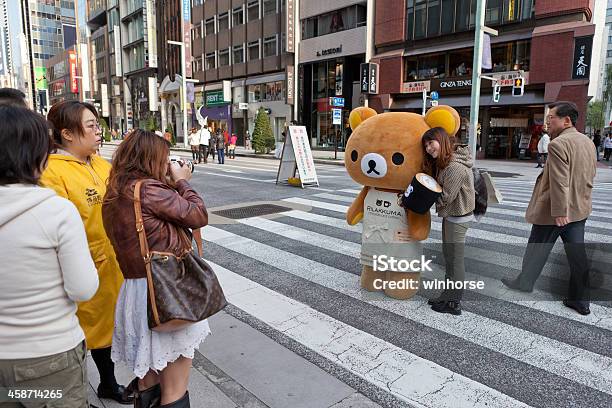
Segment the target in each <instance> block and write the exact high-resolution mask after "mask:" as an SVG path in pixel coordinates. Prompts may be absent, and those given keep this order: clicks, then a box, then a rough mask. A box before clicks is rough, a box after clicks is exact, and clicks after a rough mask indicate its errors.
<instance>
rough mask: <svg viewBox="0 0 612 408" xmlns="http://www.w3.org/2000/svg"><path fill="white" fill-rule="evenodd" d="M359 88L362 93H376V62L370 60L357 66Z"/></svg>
mask: <svg viewBox="0 0 612 408" xmlns="http://www.w3.org/2000/svg"><path fill="white" fill-rule="evenodd" d="M359 71H360V73H359V83H360V86H359V88H360V89H361V92H363V93H369V94H377V93H378V64H376V63H373V62H370V63H363V64H361V65H360V66H359Z"/></svg>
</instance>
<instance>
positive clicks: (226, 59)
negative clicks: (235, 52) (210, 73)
mask: <svg viewBox="0 0 612 408" xmlns="http://www.w3.org/2000/svg"><path fill="white" fill-rule="evenodd" d="M229 64H230V50H229V48H228V49H225V50H220V51H219V67H225V66H227V65H229Z"/></svg>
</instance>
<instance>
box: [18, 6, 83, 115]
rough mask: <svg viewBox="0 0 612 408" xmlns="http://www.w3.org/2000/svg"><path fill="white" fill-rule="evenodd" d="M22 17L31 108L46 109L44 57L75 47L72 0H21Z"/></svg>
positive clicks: (46, 90) (47, 91) (46, 89)
mask: <svg viewBox="0 0 612 408" xmlns="http://www.w3.org/2000/svg"><path fill="white" fill-rule="evenodd" d="M21 18H22V25H23V33H24V35H25V39H26V41H25V43H26V44H25V46H26V47H27V58H28V61H27V63H28V65H29V70H30V72H29V75H30V81H29V84H30V88H31V89H30V90H29V91H30V92H29V94H31V95H33V98H32V99H33V103H34V108H35V109H36V110H37V111H40V112H46V111H47V110H48V107H49V85H48V77H47V60H49V59H50V58H52V57H53V56H55V55H57V54H59V53H61V52H63V51H64V50H67V49H69V48H71V47H74V45H75V44H76V18H75V2H74V0H63V1H61V2H60V1H54V2H50V1H46V0H22V1H21Z"/></svg>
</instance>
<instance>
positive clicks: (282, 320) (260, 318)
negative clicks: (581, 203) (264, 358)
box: [202, 180, 612, 408]
mask: <svg viewBox="0 0 612 408" xmlns="http://www.w3.org/2000/svg"><path fill="white" fill-rule="evenodd" d="M498 185H499V187H500V188H501V190H502V193H503V195H504V197H512V202H513V203H514V202H516V203H518V204H520V205H521V206H522V207H519V206H515V205H508V204H507V203H503V204H501V205H497V206H493V207H491V208H490V209H489V211H488V212H487V215H486V216H485V218H484V219H483V220H482V222H481V223H474V224H473V226H472V228H471V229H470V230H469V232H468V241H467V244H468V248H467V249H466V279H479V280H482V281H483V282H484V283H485V289H484V290H482V291H479V292H478V293H469V292H468V293H466V295H465V301H464V302H463V314H462V315H461V316H458V317H456V316H451V315H441V314H437V313H434V312H433V311H431V310H430V308H429V307H428V306H427V303H426V299H425V298H423V297H421V296H419V295H417V296H415V297H414V298H413V299H411V300H409V301H398V300H393V299H390V298H388V297H385V296H384V295H383V294H381V293H368V292H363V291H362V290H360V288H359V272H360V269H361V266H360V265H359V257H360V243H361V225H355V226H350V225H348V224H346V221H345V220H344V214H345V212H346V209H347V206H348V205H350V203H351V202H352V200H353V198H354V197H355V194H356V193H357V192H358V190H353V189H340V190H336V191H325V192H322V193H321V192H318V191H314V192H313V194H312V195H309V196H301V197H289V198H285V199H284V200H283V201H284V202H285V203H286V204H295V205H298V206H299V208H301V209H292V210H289V211H286V212H283V213H280V214H278V216H275V217H273V218H270V217H251V218H245V219H240V220H237V222H236V223H232V224H224V225H215V226H207V227H205V228H204V229H203V231H202V236H203V238H204V241H205V256H206V258H207V259H208V260H209V261H210V262H211V265H212V266H213V268H214V269H215V271H216V273H217V275H218V276H219V279H220V282H221V284H222V286H223V288H224V290H225V292H226V295H227V298H228V301H229V302H230V304H231V305H232V310H237V311H239V312H240V315H241V316H242V318H244V319H246V320H247V321H248V322H250V323H252V324H253V325H255V326H258V327H262V328H265V330H266V334H268V335H269V336H271V337H272V338H274V339H275V340H277V341H279V342H281V343H283V344H286V345H288V347H292V348H293V349H294V351H296V352H297V353H298V354H300V355H302V356H304V357H305V358H307V359H309V360H311V361H312V362H313V363H315V364H317V365H319V366H321V367H322V368H323V369H325V370H327V371H329V372H331V373H333V374H334V375H337V376H338V378H340V379H342V380H343V381H345V382H346V383H347V384H349V385H351V386H352V387H354V388H356V389H358V390H359V391H361V392H362V393H364V394H365V395H367V396H368V397H370V398H371V399H374V400H376V401H377V402H379V403H380V404H381V405H384V406H413V407H436V408H438V407H449V408H450V407H453V408H455V407H530V406H531V407H610V406H612V308H611V306H610V303H609V302H604V301H598V302H594V303H593V304H592V306H591V311H592V313H591V315H589V316H581V315H579V314H577V313H575V312H573V311H572V310H570V309H567V308H565V307H564V306H563V305H562V304H561V303H560V302H558V301H551V299H553V296H552V294H551V293H549V292H548V290H547V287H546V286H545V287H537V288H536V290H535V291H534V294H533V300H531V299H526V298H524V297H523V298H517V297H516V296H515V295H513V294H512V293H511V292H512V291H508V290H507V289H506V288H505V287H503V285H502V284H501V282H500V278H501V277H504V276H505V275H508V276H514V275H516V274H518V272H519V271H520V268H521V262H522V252H523V251H524V244H525V243H526V242H527V238H528V236H529V228H530V226H529V225H528V224H526V223H525V222H524V219H523V215H524V208H523V207H524V206H526V203H527V202H528V200H529V195H528V192H530V191H531V190H530V188H532V184H531V185H529V184H525V183H524V182H522V183H515V182H513V181H511V182H504V181H503V180H502V181H500V182H499V184H498ZM604 187H607V186H604ZM611 187H612V186H611ZM609 194H610V192H609V191H606V190H600V189H598V190H596V191H595V192H594V200H593V201H594V208H600V209H601V210H600V211H596V212H594V215H593V217H591V218H590V219H589V222H588V223H587V227H586V236H585V237H586V240H587V241H592V242H596V243H600V244H604V245H605V244H612V234H611V232H612V228H611V227H610V226H611V225H612V224H610V221H611V220H612V214H608V212H607V211H606V208H607V206H608V205H607V202H608V201H609V200H608V199H607V198H606V196H607V195H609ZM281 203H282V202H281ZM308 208H310V210H304V209H308ZM521 208H522V209H521ZM440 242H441V224H440V220H439V219H437V218H436V217H435V215H433V214H432V232H431V235H430V238H429V239H428V241H426V244H432V245H434V246H435V244H439V243H440ZM521 245H522V247H521ZM607 255H609V254H602V256H603V257H604V258H603V259H604V261H605V262H610V263H612V261H611V260H610V259H609V258H606V256H607ZM563 257H564V255H563V248H555V253H553V254H552V255H551V261H550V262H549V264H548V265H547V266H546V267H545V270H544V271H543V273H542V277H541V278H540V280H549V281H551V282H552V281H557V282H563V281H564V280H565V281H566V280H567V277H568V270H567V267H565V266H563V265H562V263H563ZM434 262H435V266H434V268H433V272H427V273H425V274H424V275H423V279H433V278H436V277H437V278H441V277H443V276H444V269H443V264H444V262H443V257H442V255H441V254H439V256H438V258H437V259H436V260H435V261H434ZM608 273H609V271H608ZM603 279H604V282H607V283H608V286H609V282H610V275H607V274H605V273H604V275H603ZM563 284H565V285H566V283H565V282H564V283H563ZM500 294H501V295H500ZM296 375H299V374H298V373H296Z"/></svg>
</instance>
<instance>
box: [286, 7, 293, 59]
mask: <svg viewBox="0 0 612 408" xmlns="http://www.w3.org/2000/svg"><path fill="white" fill-rule="evenodd" d="M285 1H286V8H285V10H287V21H286V24H287V37H286V41H285V48H286V49H285V51H286V52H295V2H294V0H285Z"/></svg>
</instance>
